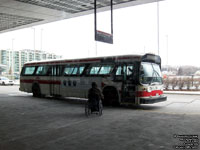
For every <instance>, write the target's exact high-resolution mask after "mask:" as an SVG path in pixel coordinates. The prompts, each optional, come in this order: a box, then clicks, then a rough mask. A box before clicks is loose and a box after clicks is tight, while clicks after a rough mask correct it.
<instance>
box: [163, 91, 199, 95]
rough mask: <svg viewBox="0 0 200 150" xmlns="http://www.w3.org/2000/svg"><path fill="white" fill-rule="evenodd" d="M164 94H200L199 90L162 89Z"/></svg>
mask: <svg viewBox="0 0 200 150" xmlns="http://www.w3.org/2000/svg"><path fill="white" fill-rule="evenodd" d="M164 94H179V95H200V92H187V91H164Z"/></svg>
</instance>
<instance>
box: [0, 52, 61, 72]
mask: <svg viewBox="0 0 200 150" xmlns="http://www.w3.org/2000/svg"><path fill="white" fill-rule="evenodd" d="M60 58H62V56H58V55H55V54H52V53H47V52H45V51H39V50H35V51H34V50H29V49H25V50H19V51H12V50H0V64H2V65H6V69H5V70H4V72H5V73H7V74H11V73H17V74H19V73H20V72H21V68H22V67H23V65H24V63H26V62H29V61H34V60H35V61H40V60H46V59H60ZM13 70H14V72H12V71H13Z"/></svg>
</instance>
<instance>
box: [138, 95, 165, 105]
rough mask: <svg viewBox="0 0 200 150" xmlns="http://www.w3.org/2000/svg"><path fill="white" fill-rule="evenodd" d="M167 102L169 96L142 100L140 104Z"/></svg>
mask: <svg viewBox="0 0 200 150" xmlns="http://www.w3.org/2000/svg"><path fill="white" fill-rule="evenodd" d="M166 100H167V96H160V97H150V98H149V97H148V98H140V104H154V103H158V102H163V101H166Z"/></svg>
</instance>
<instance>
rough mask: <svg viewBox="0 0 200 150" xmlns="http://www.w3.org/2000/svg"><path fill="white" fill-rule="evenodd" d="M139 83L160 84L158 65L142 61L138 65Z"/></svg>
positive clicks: (160, 77)
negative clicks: (139, 65)
mask: <svg viewBox="0 0 200 150" xmlns="http://www.w3.org/2000/svg"><path fill="white" fill-rule="evenodd" d="M140 83H141V84H150V85H153V84H162V76H161V71H160V67H159V65H158V64H155V63H148V62H142V63H141V67H140Z"/></svg>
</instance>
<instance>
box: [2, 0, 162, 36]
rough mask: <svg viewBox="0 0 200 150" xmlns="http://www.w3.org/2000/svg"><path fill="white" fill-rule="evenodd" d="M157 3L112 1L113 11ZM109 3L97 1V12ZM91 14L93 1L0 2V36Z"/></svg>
mask: <svg viewBox="0 0 200 150" xmlns="http://www.w3.org/2000/svg"><path fill="white" fill-rule="evenodd" d="M157 1H161V0H113V5H114V7H113V8H114V9H117V8H123V7H128V6H134V5H140V4H146V3H151V2H157ZM108 6H110V0H97V8H99V10H98V11H105V10H109V9H110V7H108ZM92 13H94V0H0V33H3V32H8V31H12V30H17V29H21V28H26V27H31V26H34V25H41V24H45V23H49V22H54V21H58V20H63V19H68V18H73V17H78V16H82V15H87V14H92Z"/></svg>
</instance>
